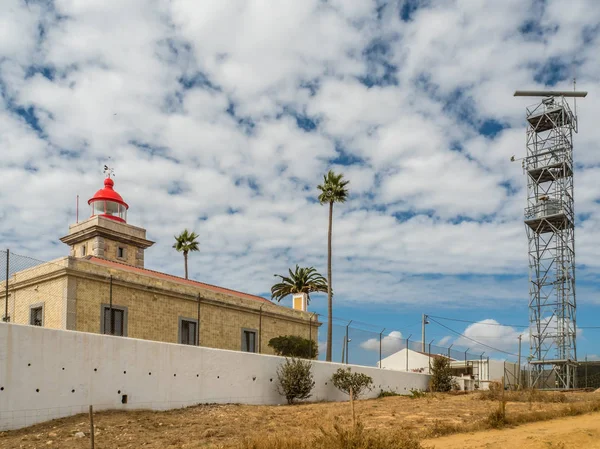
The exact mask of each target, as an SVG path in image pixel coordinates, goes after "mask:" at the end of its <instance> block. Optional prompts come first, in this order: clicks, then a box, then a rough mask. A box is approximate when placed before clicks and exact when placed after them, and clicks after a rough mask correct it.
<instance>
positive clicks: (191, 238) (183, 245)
mask: <svg viewBox="0 0 600 449" xmlns="http://www.w3.org/2000/svg"><path fill="white" fill-rule="evenodd" d="M174 237H175V243H174V244H173V248H175V249H176V250H177V251H179V252H180V253H183V260H184V262H185V278H186V279H187V278H188V253H189V252H190V251H200V242H198V240H197V239H198V234H196V233H195V232H190V231H188V230H187V229H184V230H183V232H182V233H181V234H179V235H176V236H174Z"/></svg>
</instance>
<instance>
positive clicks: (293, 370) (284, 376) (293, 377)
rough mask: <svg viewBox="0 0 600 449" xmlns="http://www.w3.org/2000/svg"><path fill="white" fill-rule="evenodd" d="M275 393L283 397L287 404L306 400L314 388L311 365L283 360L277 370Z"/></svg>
mask: <svg viewBox="0 0 600 449" xmlns="http://www.w3.org/2000/svg"><path fill="white" fill-rule="evenodd" d="M277 381H278V383H277V392H278V393H279V394H280V395H282V396H285V399H286V400H287V402H288V404H293V403H294V401H296V400H301V399H308V398H309V397H310V396H311V394H310V392H311V391H312V389H313V388H314V386H315V381H314V380H313V375H312V363H311V362H309V361H306V360H299V359H287V358H286V359H285V363H282V364H281V365H279V367H278V368H277Z"/></svg>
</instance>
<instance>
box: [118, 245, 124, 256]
mask: <svg viewBox="0 0 600 449" xmlns="http://www.w3.org/2000/svg"><path fill="white" fill-rule="evenodd" d="M117 257H119V258H121V259H124V258H125V248H123V247H122V246H119V247H118V248H117Z"/></svg>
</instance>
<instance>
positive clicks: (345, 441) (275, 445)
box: [239, 423, 422, 449]
mask: <svg viewBox="0 0 600 449" xmlns="http://www.w3.org/2000/svg"><path fill="white" fill-rule="evenodd" d="M321 432H322V434H321V435H319V436H317V437H315V438H312V439H309V440H307V439H305V438H299V437H293V438H282V437H277V436H275V437H269V436H266V437H265V436H263V437H256V438H254V439H252V440H246V441H244V442H242V443H241V444H240V445H239V449H422V446H421V443H420V442H419V440H418V439H417V438H416V437H415V436H414V435H412V434H410V433H406V432H402V431H399V430H398V429H389V430H387V431H385V432H382V431H373V430H365V428H364V425H363V424H362V423H359V424H358V425H357V426H356V427H355V428H352V427H350V428H347V429H346V428H343V427H341V426H340V425H339V424H335V425H334V427H333V430H332V431H326V430H323V429H321Z"/></svg>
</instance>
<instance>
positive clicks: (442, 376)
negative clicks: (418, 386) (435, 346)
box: [429, 356, 453, 392]
mask: <svg viewBox="0 0 600 449" xmlns="http://www.w3.org/2000/svg"><path fill="white" fill-rule="evenodd" d="M452 384H453V379H452V370H451V368H450V360H448V359H447V358H446V357H441V356H437V357H434V358H433V362H432V364H431V379H430V380H429V388H430V389H431V391H440V392H445V391H450V390H452Z"/></svg>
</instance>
